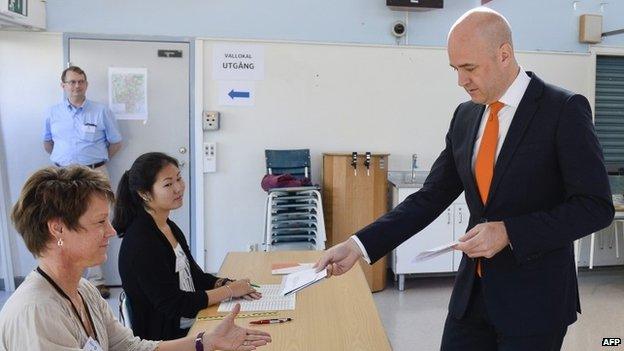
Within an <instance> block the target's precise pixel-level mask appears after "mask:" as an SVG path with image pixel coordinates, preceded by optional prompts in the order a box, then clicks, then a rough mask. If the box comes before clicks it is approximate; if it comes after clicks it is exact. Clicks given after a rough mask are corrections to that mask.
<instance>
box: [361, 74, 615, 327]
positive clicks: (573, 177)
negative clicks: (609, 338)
mask: <svg viewBox="0 0 624 351" xmlns="http://www.w3.org/2000/svg"><path fill="white" fill-rule="evenodd" d="M529 75H530V76H531V81H530V83H529V86H528V88H527V90H526V92H525V94H524V96H523V97H522V101H521V102H520V104H519V106H518V109H517V111H516V113H515V115H514V117H513V121H512V123H511V126H510V128H509V131H508V133H507V136H506V138H505V141H504V143H503V146H502V148H501V151H500V154H499V157H498V159H497V162H496V166H495V169H494V177H493V179H492V185H491V188H490V192H489V195H488V196H489V198H488V201H487V204H486V205H485V206H484V205H483V204H482V202H481V199H480V196H479V193H478V191H477V186H476V183H475V179H474V174H473V172H472V167H471V161H472V156H473V155H472V154H473V146H474V143H475V140H476V134H477V132H478V129H479V124H480V122H481V117H482V115H483V112H484V109H485V106H484V105H479V104H475V103H473V102H470V101H468V102H464V103H462V104H461V105H459V106H458V107H457V109H456V110H455V113H454V116H453V119H452V121H451V125H450V128H449V131H448V134H447V135H446V147H445V149H444V150H443V151H442V153H441V154H440V156H439V157H438V159H437V160H436V161H435V163H434V164H433V166H432V168H431V173H430V174H429V176H428V177H427V180H426V181H425V184H424V185H423V188H422V189H421V190H420V191H418V192H416V193H414V194H412V195H411V196H409V197H408V198H407V199H405V201H404V202H402V203H401V204H399V206H397V207H396V208H395V209H394V210H392V211H390V212H388V213H387V214H385V215H384V216H382V217H381V218H379V219H378V220H377V221H375V222H374V223H372V224H370V225H368V226H367V227H365V228H364V229H362V230H361V231H359V232H358V233H357V236H358V238H359V239H360V240H361V241H362V243H363V244H364V247H365V248H366V251H367V253H368V255H369V256H370V258H371V260H372V261H373V262H374V261H376V260H378V259H379V258H381V257H382V256H384V255H385V254H386V253H388V252H389V251H391V250H392V249H394V248H395V247H397V246H398V245H399V244H401V243H402V242H404V241H405V240H407V239H409V238H410V237H411V236H412V235H414V234H415V233H417V232H419V231H420V230H422V229H423V228H425V227H426V226H427V225H429V223H431V222H432V221H433V220H434V219H435V218H437V217H438V215H440V214H441V213H442V211H444V209H446V208H447V207H448V206H449V205H450V204H451V203H452V202H453V200H454V199H456V198H457V197H458V196H459V195H460V194H461V192H462V191H464V192H465V196H466V201H467V203H468V208H469V209H470V221H469V225H468V228H467V230H469V229H471V228H472V227H474V226H475V225H477V224H478V223H483V222H486V221H503V222H504V223H505V227H506V229H507V233H508V235H509V240H510V242H511V247H509V246H508V247H506V248H505V249H503V250H502V251H500V252H499V253H498V254H496V255H495V256H494V257H492V258H491V259H483V261H482V262H483V265H482V269H483V277H482V286H483V292H484V296H485V303H486V307H487V311H488V314H489V316H490V318H491V321H492V323H493V324H494V326H495V327H496V328H497V329H498V330H500V331H502V332H503V333H504V334H507V335H531V334H539V333H545V332H551V331H553V330H555V329H557V328H562V327H564V326H567V325H569V324H571V323H573V322H574V321H575V320H576V312H577V311H578V312H580V303H579V299H578V286H577V280H576V270H575V264H574V252H573V241H574V240H576V239H579V238H581V237H583V236H586V235H588V234H590V233H592V232H595V231H597V230H599V229H601V228H604V227H606V226H608V225H609V224H610V223H611V221H612V220H613V215H614V208H613V203H612V200H611V191H610V188H609V182H608V178H607V172H606V169H605V166H604V160H603V156H602V150H601V147H600V144H599V142H598V139H597V137H596V133H595V131H594V127H593V124H592V114H591V109H590V106H589V103H588V101H587V99H586V98H585V97H583V96H581V95H576V94H573V93H571V92H568V91H565V90H563V89H561V88H558V87H555V86H552V85H550V84H546V83H544V82H543V81H542V80H541V79H539V78H538V77H537V76H536V75H535V74H533V73H530V72H529ZM512 247H513V249H512ZM423 249H424V248H423ZM474 277H475V260H474V259H470V258H469V257H468V256H466V255H465V254H464V255H463V257H462V260H461V264H460V266H459V270H458V272H457V277H456V280H455V286H454V288H453V293H452V295H451V301H450V304H449V313H450V315H451V316H453V317H455V318H461V317H462V316H463V314H464V312H465V311H466V307H467V305H468V300H469V299H470V293H471V289H472V286H473V281H474Z"/></svg>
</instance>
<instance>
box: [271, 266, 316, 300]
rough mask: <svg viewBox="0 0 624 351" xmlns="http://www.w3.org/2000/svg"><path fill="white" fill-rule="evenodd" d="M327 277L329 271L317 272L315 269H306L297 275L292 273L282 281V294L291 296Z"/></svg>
mask: <svg viewBox="0 0 624 351" xmlns="http://www.w3.org/2000/svg"><path fill="white" fill-rule="evenodd" d="M325 277H327V270H326V269H324V270H322V271H320V272H318V273H317V272H316V269H315V268H306V269H303V270H300V271H298V272H295V273H291V274H289V275H287V276H285V277H284V278H283V279H282V285H281V286H280V293H281V294H282V295H283V296H286V295H290V294H292V293H295V292H297V291H299V290H301V289H304V288H307V287H308V286H310V285H312V284H315V283H317V282H319V281H321V280H323V279H325Z"/></svg>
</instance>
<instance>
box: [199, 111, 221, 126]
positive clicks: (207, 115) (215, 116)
mask: <svg viewBox="0 0 624 351" xmlns="http://www.w3.org/2000/svg"><path fill="white" fill-rule="evenodd" d="M220 115H221V114H220V113H219V112H217V111H204V112H203V113H202V127H203V129H204V130H219V125H220V119H221V118H220Z"/></svg>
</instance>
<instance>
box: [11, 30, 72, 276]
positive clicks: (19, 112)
mask: <svg viewBox="0 0 624 351" xmlns="http://www.w3.org/2000/svg"><path fill="white" fill-rule="evenodd" d="M62 58H63V53H62V36H61V35H60V34H50V33H27V32H6V31H0V128H1V132H2V135H1V137H2V140H3V143H4V146H5V153H6V165H7V174H8V185H9V190H8V193H9V196H10V203H11V205H12V204H13V203H15V201H16V200H17V197H18V196H19V191H20V189H21V187H22V185H23V184H24V181H25V180H26V178H28V176H29V175H30V174H31V173H32V172H34V171H35V170H37V169H39V168H41V167H44V166H46V165H48V164H49V159H48V157H47V154H46V153H45V151H44V150H43V146H42V130H43V112H44V110H45V108H46V107H47V106H50V105H52V104H54V103H56V102H58V101H59V100H60V99H61V97H62V90H61V88H60V86H59V83H60V72H61V70H62V67H63V65H62ZM9 228H10V229H9V231H10V233H11V251H12V252H13V265H14V274H15V275H16V276H25V275H27V274H28V273H29V272H30V271H31V270H32V269H33V267H34V266H35V260H34V259H33V257H32V255H31V254H30V253H29V252H28V251H27V250H26V247H25V245H24V242H23V241H22V239H21V237H20V236H19V234H17V233H16V232H15V230H14V229H13V226H12V225H11V226H9Z"/></svg>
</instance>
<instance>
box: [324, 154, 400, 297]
mask: <svg viewBox="0 0 624 351" xmlns="http://www.w3.org/2000/svg"><path fill="white" fill-rule="evenodd" d="M366 159H367V157H366V155H365V154H358V155H357V160H356V162H354V158H353V155H352V154H348V153H326V154H323V208H324V210H325V231H326V233H327V243H328V246H333V245H336V244H339V243H341V242H342V241H344V240H346V239H348V238H349V237H350V236H351V235H353V234H354V233H355V232H357V231H358V230H360V229H362V228H364V227H365V226H366V225H368V224H370V223H372V222H373V221H374V220H375V219H377V218H379V217H380V216H381V215H383V214H384V213H386V212H387V211H388V200H387V196H388V195H387V192H388V190H387V189H388V154H371V155H370V162H369V166H368V167H367V166H366V164H367V162H366ZM354 165H355V166H354ZM360 264H361V266H362V269H363V270H364V274H365V275H366V280H367V281H368V285H369V286H370V288H371V291H379V290H383V288H384V287H385V286H386V269H387V265H386V258H385V257H384V258H382V259H381V260H379V261H377V262H376V263H375V264H374V265H372V266H371V265H369V264H368V263H366V262H365V261H364V260H361V262H360Z"/></svg>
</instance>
